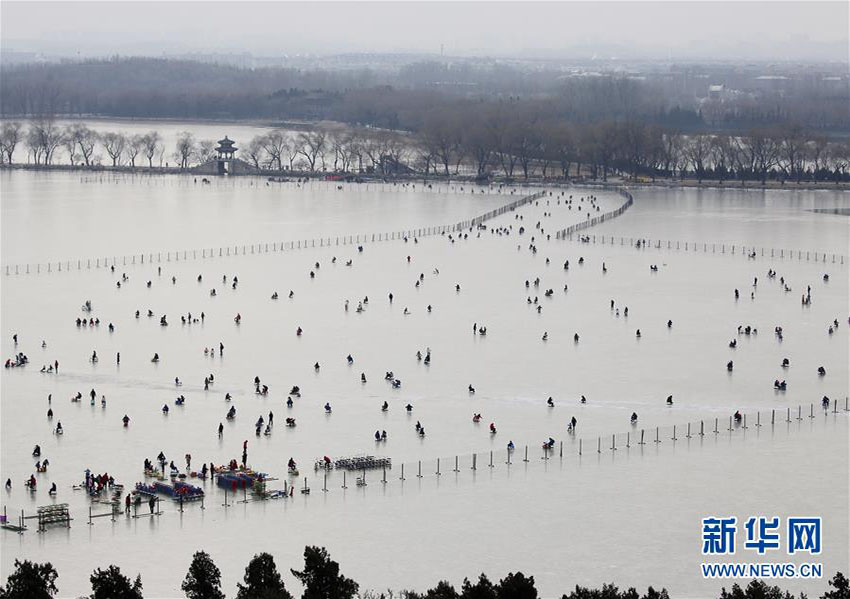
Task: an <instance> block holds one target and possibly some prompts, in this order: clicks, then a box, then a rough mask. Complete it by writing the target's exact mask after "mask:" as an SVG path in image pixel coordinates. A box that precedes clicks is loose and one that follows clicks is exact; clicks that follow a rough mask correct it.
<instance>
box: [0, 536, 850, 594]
mask: <svg viewBox="0 0 850 599" xmlns="http://www.w3.org/2000/svg"><path fill="white" fill-rule="evenodd" d="M290 572H291V573H292V575H293V576H294V577H295V579H296V580H298V582H300V583H301V585H302V586H303V587H304V591H303V593H302V595H301V597H302V599H355V598H362V599H395V598H398V599H537V597H538V592H537V588H536V587H535V584H534V577H533V576H525V575H524V574H522V572H516V573H510V574H508V575H507V576H505V577H504V578H503V579H501V580H500V581H498V582H492V581H491V580H490V579H489V578H488V577H487V576H486V575H485V574H481V575H480V576H479V577H478V579H477V580H476V581H474V582H473V581H470V580H469V579H468V578H466V579H464V581H463V584H462V585H461V587H460V589H459V590H458V589H455V587H454V586H453V585H452V584H451V583H449V582H447V581H440V582H439V583H438V584H437V585H436V586H435V587H433V588H432V589H429V590H427V591H425V592H423V593H418V592H416V591H410V590H403V591H393V590H387V591H383V592H380V591H372V590H367V591H364V592H362V593H361V592H360V585H359V584H357V582H355V581H354V580H352V579H350V578H347V577H346V576H344V575H342V574H341V573H340V569H339V564H338V563H337V562H335V561H334V560H332V559H331V557H330V555H329V554H328V552H327V550H326V549H325V548H324V547H321V548H320V547H315V546H307V547H305V548H304V567H303V569H302V570H294V569H292V570H290ZM58 578H59V573H58V572H57V571H56V569H55V568H54V567H53V565H52V564H50V563H49V562H47V563H44V564H38V563H33V562H30V561H29V560H24V561H20V560H17V559H16V560H15V569H14V571H13V572H12V573H11V574H9V577H8V580H7V582H6V586H5V588H3V587H0V599H51V598H52V597H55V596H56V594H57V593H58V592H59V591H58V589H57V586H56V581H57V579H58ZM89 581H90V583H91V587H92V593H91V595H87V596H86V598H85V599H143V593H142V591H143V585H142V579H141V576H138V575H137V576H136V578H135V579H134V580H132V581H131V580H130V578H129V577H127V576H125V575H124V574H123V573H122V572H121V569H120V568H119V567H118V566H114V565H110V566H109V567H107V568H106V569H101V568H97V569H96V570H95V571H94V572H93V573H92V575H91V576H90V577H89ZM828 587H829V588H828V590H826V591H825V592H824V594H823V595H821V596H820V598H821V599H850V581H848V580H847V578H846V577H845V576H844V575H843V574H842V573H841V572H836V574H835V575H834V576H833V578H832V579H831V580H830V581H828ZM180 588H181V589H182V590H183V593H184V595H185V596H186V598H187V599H224V598H225V593H224V591H222V588H221V571H220V570H219V568H218V566H216V565H215V562H214V561H213V559H212V558H211V557H210V555H209V554H208V553H207V552H205V551H197V552H195V554H194V556H193V557H192V562H191V563H190V564H189V569H188V572H187V573H186V576H185V578H184V579H183V582H182V584H181V585H180ZM235 597H236V599H292V598H293V595H292V593H291V592H290V591H289V590H287V588H286V586H285V585H284V583H283V579H282V578H281V575H280V572H279V571H278V569H277V565H276V564H275V561H274V557H272V556H271V555H270V554H268V553H260V554H257V555H255V556H254V557H253V559H251V561H250V562H249V563H248V565H247V567H246V568H245V575H244V576H243V579H242V582H240V583H238V584H237V585H236V595H235ZM81 599H82V598H81ZM561 599H669V595H668V593H667V591H666V590H664V589H662V590H660V591H656V590H655V589H653V588H652V587H649V589H647V591H646V593H644V594H640V593H639V592H638V591H637V590H636V589H634V588H629V589H626V590H623V591H621V590H620V589H619V588H617V586H616V585H614V584H605V585H603V586H602V588H601V589H591V588H586V587H581V586H578V585H576V587H575V589H574V590H573V591H571V592H570V593H565V594H563V595H562V596H561ZM718 599H796V596H795V595H793V594H792V593H790V592H787V591H783V590H782V589H780V588H779V587H778V586H770V585H768V584H766V583H765V582H764V581H761V580H753V581H752V582H750V583H749V584H748V585H747V586H746V588H741V587H740V586H739V585H738V584H734V585H733V586H732V589H731V590H730V591H727V590H726V589H725V588H723V589H722V590H721V592H720V594H719V595H718ZM800 599H806V595H805V594H803V593H801V594H800Z"/></svg>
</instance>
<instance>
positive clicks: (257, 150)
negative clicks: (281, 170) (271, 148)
mask: <svg viewBox="0 0 850 599" xmlns="http://www.w3.org/2000/svg"><path fill="white" fill-rule="evenodd" d="M265 151H266V150H265V136H264V135H255V136H254V138H253V139H252V140H251V141H249V142H248V144H247V145H246V146H243V147H242V150H240V152H241V155H243V156H246V157H247V158H248V159H249V160H250V161H251V164H253V165H254V168H256V169H259V168H260V162H261V161H262V160H263V155H264V154H265Z"/></svg>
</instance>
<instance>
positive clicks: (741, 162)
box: [416, 106, 850, 182]
mask: <svg viewBox="0 0 850 599" xmlns="http://www.w3.org/2000/svg"><path fill="white" fill-rule="evenodd" d="M416 140H417V142H416V151H417V154H418V157H419V160H418V163H419V167H420V168H419V170H421V171H423V172H428V171H429V169H430V171H431V172H434V173H440V174H442V175H444V176H448V175H450V174H451V173H452V172H454V173H457V172H458V170H459V169H460V168H461V166H462V165H464V164H465V165H467V166H468V167H470V168H471V170H472V172H473V173H474V174H475V175H477V176H481V177H485V176H488V175H490V174H492V173H498V174H500V175H502V176H504V177H506V178H519V177H522V178H524V179H528V178H529V177H531V176H542V177H553V176H554V177H559V178H571V177H590V178H594V179H597V178H601V179H603V180H606V179H607V178H608V176H609V175H611V174H617V175H621V176H624V177H627V178H631V179H636V178H638V177H648V178H652V179H654V178H656V177H677V176H678V177H689V178H695V179H698V180H700V181H702V180H703V179H719V180H728V179H740V180H741V181H745V180H748V179H755V180H760V181H761V182H765V181H766V180H767V178H769V177H772V178H780V179H783V180H784V179H789V180H796V181H801V180H802V179H804V178H805V179H835V178H840V179H844V178H847V175H848V172H847V171H848V163H850V140H847V139H843V140H829V139H827V138H826V137H823V136H821V135H813V134H811V132H809V131H806V130H805V129H804V128H802V127H800V126H798V125H794V124H788V125H784V126H777V127H771V128H761V129H753V130H750V131H747V132H745V133H737V134H704V133H698V134H683V133H681V132H679V131H676V130H670V129H665V128H662V127H661V126H658V125H652V124H645V123H639V122H629V121H621V122H618V121H602V122H594V123H585V124H575V123H570V122H568V121H565V120H551V119H546V120H543V119H541V118H539V117H538V116H537V115H536V114H535V113H529V112H522V111H518V110H510V107H509V106H500V107H497V108H495V109H490V110H476V111H468V112H459V113H456V114H451V113H447V112H445V111H440V112H434V113H432V114H429V115H427V116H426V118H425V119H424V120H423V124H422V127H421V129H420V130H419V131H418V133H417V135H416Z"/></svg>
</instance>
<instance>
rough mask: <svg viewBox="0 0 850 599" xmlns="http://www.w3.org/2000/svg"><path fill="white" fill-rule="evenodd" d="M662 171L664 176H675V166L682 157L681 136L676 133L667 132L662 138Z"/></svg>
mask: <svg viewBox="0 0 850 599" xmlns="http://www.w3.org/2000/svg"><path fill="white" fill-rule="evenodd" d="M662 144H663V146H662V147H663V151H662V160H661V162H662V170H663V171H664V174H665V175H669V176H671V177H675V176H676V166H677V165H678V164H679V162H680V158H681V155H682V145H683V143H682V134H681V133H679V132H678V131H668V132H667V133H665V134H664V136H663V138H662Z"/></svg>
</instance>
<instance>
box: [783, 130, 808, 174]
mask: <svg viewBox="0 0 850 599" xmlns="http://www.w3.org/2000/svg"><path fill="white" fill-rule="evenodd" d="M778 149H779V152H780V157H781V159H780V160H778V163H779V166H780V168H782V172H783V173H784V174H785V176H786V177H792V178H794V179H796V181H797V183H799V182H800V180H801V179H802V177H803V171H804V170H805V161H806V138H805V133H804V131H803V128H802V127H801V126H800V125H798V124H796V123H792V124H789V125H786V126H785V127H783V128H782V133H781V140H780V141H779V148H778Z"/></svg>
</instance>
